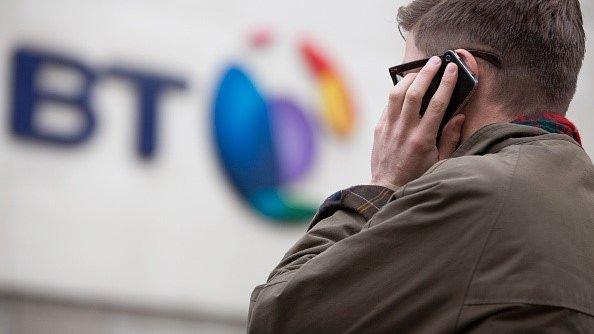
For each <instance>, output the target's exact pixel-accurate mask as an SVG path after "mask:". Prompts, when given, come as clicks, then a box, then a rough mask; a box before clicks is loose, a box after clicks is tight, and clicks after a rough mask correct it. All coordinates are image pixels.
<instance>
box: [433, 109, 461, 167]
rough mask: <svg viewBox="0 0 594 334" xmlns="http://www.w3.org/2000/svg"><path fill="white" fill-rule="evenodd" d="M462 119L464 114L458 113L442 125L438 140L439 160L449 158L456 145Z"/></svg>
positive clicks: (458, 140) (459, 135) (458, 139)
mask: <svg viewBox="0 0 594 334" xmlns="http://www.w3.org/2000/svg"><path fill="white" fill-rule="evenodd" d="M464 119H465V116H464V115H463V114H459V115H457V116H455V117H454V118H452V119H451V120H450V121H449V122H448V124H446V126H445V127H444V129H443V133H442V135H441V139H440V140H439V160H443V159H447V158H449V157H450V156H451V155H452V154H453V153H454V151H455V150H456V148H457V147H458V143H459V142H460V137H461V135H462V125H464Z"/></svg>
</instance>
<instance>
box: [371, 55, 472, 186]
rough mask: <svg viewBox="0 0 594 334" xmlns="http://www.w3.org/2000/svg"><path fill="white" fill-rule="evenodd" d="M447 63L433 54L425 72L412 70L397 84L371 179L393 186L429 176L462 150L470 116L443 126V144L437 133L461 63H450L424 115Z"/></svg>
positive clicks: (380, 128) (379, 129) (377, 139)
mask: <svg viewBox="0 0 594 334" xmlns="http://www.w3.org/2000/svg"><path fill="white" fill-rule="evenodd" d="M440 66H441V59H440V58H439V57H433V58H431V60H430V61H429V62H428V63H427V65H425V67H423V69H421V71H420V72H419V73H410V74H408V75H406V77H404V79H403V80H401V81H400V82H399V83H398V85H396V86H395V87H394V89H393V90H392V92H391V93H390V100H389V103H388V106H387V107H386V109H385V111H384V113H383V115H382V117H381V119H380V121H379V123H378V124H377V126H376V128H375V135H374V144H373V153H372V156H371V175H372V179H371V184H374V185H381V186H384V187H388V188H391V189H395V188H397V187H400V186H403V185H405V184H406V183H408V182H410V181H413V180H415V179H416V178H418V177H420V176H421V175H423V174H424V173H425V172H426V171H427V170H428V169H429V167H431V166H432V165H434V164H435V163H436V162H438V161H439V160H443V159H446V158H448V157H449V156H450V155H452V153H453V152H454V151H455V150H456V147H457V145H458V142H459V140H460V132H461V130H462V125H463V124H464V115H461V114H460V115H457V116H455V117H454V118H452V119H451V120H450V121H449V122H448V124H447V125H446V127H445V128H444V130H443V133H442V136H441V139H440V143H439V147H437V146H436V142H437V132H438V130H439V125H440V124H441V120H442V119H443V115H444V113H445V110H446V108H447V106H448V104H449V102H450V98H451V96H452V92H453V90H454V87H455V86H456V80H457V79H458V68H457V66H456V64H449V65H448V66H447V68H446V71H445V74H444V76H443V79H442V82H441V84H440V86H439V88H438V90H437V92H436V93H435V95H434V96H433V98H432V99H431V102H430V104H429V107H428V108H427V111H426V113H425V115H424V116H423V118H422V119H420V118H419V112H420V110H421V104H422V102H423V96H424V95H425V92H426V91H427V89H428V88H429V85H430V84H431V81H432V80H433V77H434V76H435V74H437V71H438V70H439V68H440Z"/></svg>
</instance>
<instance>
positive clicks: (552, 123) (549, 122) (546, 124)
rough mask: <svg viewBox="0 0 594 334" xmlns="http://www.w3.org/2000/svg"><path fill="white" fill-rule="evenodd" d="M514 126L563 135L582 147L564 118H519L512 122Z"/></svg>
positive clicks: (579, 139)
mask: <svg viewBox="0 0 594 334" xmlns="http://www.w3.org/2000/svg"><path fill="white" fill-rule="evenodd" d="M512 123H515V124H521V125H528V126H534V127H537V128H541V129H543V130H545V131H548V132H552V133H563V134H566V135H568V136H570V137H571V138H573V139H575V141H577V142H578V143H579V144H580V145H582V138H581V137H580V133H579V131H578V129H577V128H576V127H575V125H574V124H573V123H572V122H571V121H570V120H568V119H567V118H566V117H565V116H563V115H559V114H552V113H544V114H537V115H531V116H521V117H519V118H517V119H515V120H513V121H512Z"/></svg>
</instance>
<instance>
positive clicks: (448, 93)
mask: <svg viewBox="0 0 594 334" xmlns="http://www.w3.org/2000/svg"><path fill="white" fill-rule="evenodd" d="M457 80H458V66H457V65H456V64H454V63H450V64H448V66H447V67H446V70H445V73H444V74H443V78H442V79H441V83H440V84H439V88H437V91H436V92H435V94H434V95H433V98H432V99H431V102H429V106H428V107H427V111H426V112H425V115H423V119H422V120H421V125H420V131H421V132H422V133H425V134H427V135H428V136H431V138H436V137H437V132H438V131H439V125H440V124H441V121H442V119H443V115H444V114H445V111H446V109H447V107H448V105H449V104H450V99H451V97H452V92H453V91H454V88H455V87H456V81H457Z"/></svg>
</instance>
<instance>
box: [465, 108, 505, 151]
mask: <svg viewBox="0 0 594 334" xmlns="http://www.w3.org/2000/svg"><path fill="white" fill-rule="evenodd" d="M465 115H466V119H465V121H464V126H463V128H462V135H461V138H460V143H463V142H465V141H466V140H467V139H468V138H470V137H471V136H472V135H473V134H474V133H475V132H477V131H478V130H480V129H481V128H483V127H485V126H487V125H489V124H494V123H506V122H511V121H512V120H513V118H512V117H510V116H508V115H505V114H504V113H503V111H502V109H501V108H497V107H483V108H481V109H480V110H476V109H475V110H468V111H467V112H465Z"/></svg>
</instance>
